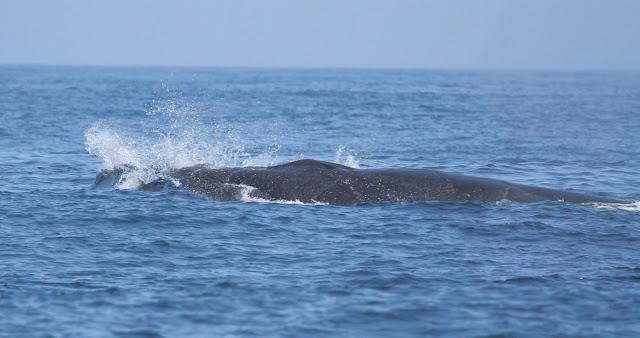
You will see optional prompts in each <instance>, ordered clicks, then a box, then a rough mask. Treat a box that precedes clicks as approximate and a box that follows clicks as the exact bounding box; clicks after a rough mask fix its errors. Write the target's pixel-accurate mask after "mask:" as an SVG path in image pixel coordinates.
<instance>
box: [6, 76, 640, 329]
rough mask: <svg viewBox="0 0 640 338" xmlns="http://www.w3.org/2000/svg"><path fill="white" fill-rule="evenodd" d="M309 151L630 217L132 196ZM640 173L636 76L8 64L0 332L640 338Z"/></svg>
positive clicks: (536, 206)
mask: <svg viewBox="0 0 640 338" xmlns="http://www.w3.org/2000/svg"><path fill="white" fill-rule="evenodd" d="M302 158H313V159H318V160H324V161H332V162H337V163H340V164H344V165H348V166H352V167H359V168H432V169H438V170H443V171H448V172H455V173H460V174H466V175H473V176H481V177H490V178H496V179H503V180H507V181H511V182H517V183H523V184H529V185H536V186H543V187H548V188H556V189H564V190H573V191H578V192H585V193H591V194H598V195H601V196H607V197H616V198H621V199H624V200H628V201H630V202H632V203H629V204H625V205H619V206H607V205H597V206H596V205H580V204H569V203H562V202H544V203H513V202H508V201H502V202H498V203H472V202H466V203H465V202H458V203H450V202H449V203H447V202H425V203H381V204H362V205H355V206H332V205H315V204H303V203H298V202H295V201H280V202H266V201H262V200H253V199H251V198H247V199H244V200H242V201H228V202H219V201H214V200H211V199H208V198H206V197H202V196H199V195H195V194H193V193H190V192H188V191H185V190H182V189H177V188H171V187H167V188H164V189H161V190H159V191H142V190H138V189H136V188H137V183H136V182H142V183H144V182H148V181H150V180H153V179H157V177H155V176H154V175H157V173H158V171H159V170H162V169H167V168H180V167H185V166H191V165H195V164H200V163H207V164H209V165H211V166H216V167H227V166H265V165H271V164H278V163H283V162H287V161H292V160H297V159H302ZM123 165H129V166H133V167H135V168H137V169H136V170H135V171H134V172H132V173H131V174H130V175H132V176H131V178H132V179H131V180H128V181H127V182H129V183H128V184H122V185H117V186H115V187H113V188H98V187H95V186H94V179H95V176H96V173H97V172H98V171H99V170H100V169H104V168H113V167H116V166H123ZM639 173H640V73H638V72H614V71H611V72H609V71H454V70H449V71H435V70H366V69H241V68H238V69H234V68H229V69H226V68H168V67H167V68H153V67H148V68H144V67H137V68H136V67H128V68H127V67H80V66H77V67H76V66H29V65H4V66H0V336H1V337H244V336H260V337H394V336H399V337H423V336H448V337H541V336H556V337H578V336H579V337H605V336H610V337H621V336H640V306H639V305H640V203H639V202H638V201H640V174H639Z"/></svg>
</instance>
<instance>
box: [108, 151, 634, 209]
mask: <svg viewBox="0 0 640 338" xmlns="http://www.w3.org/2000/svg"><path fill="white" fill-rule="evenodd" d="M125 171H126V170H125V169H123V168H117V169H112V170H102V171H101V172H99V173H98V175H97V176H96V185H105V184H107V185H113V184H115V183H116V182H118V181H119V180H120V176H121V175H122V173H124V172H125ZM169 176H170V180H166V179H165V180H158V181H154V182H151V183H148V184H144V185H141V188H143V189H153V188H154V187H157V186H159V185H163V184H166V183H167V182H169V181H172V182H174V183H173V184H175V185H177V186H179V187H181V188H185V189H188V190H190V191H192V192H194V193H197V194H200V195H204V196H208V197H210V198H213V199H215V200H240V199H243V198H245V197H247V196H248V197H255V198H261V199H266V200H281V201H299V202H303V203H326V204H336V205H353V204H359V203H380V202H421V201H452V202H497V201H513V202H540V201H562V202H571V203H625V202H624V201H621V200H617V199H613V198H607V197H600V196H593V195H587V194H582V193H577V192H571V191H562V190H555V189H547V188H539V187H533V186H527V185H523V184H516V183H509V182H506V181H501V180H496V179H488V178H480V177H473V176H465V175H459V174H451V173H446V172H441V171H437V170H430V169H355V168H350V167H347V166H344V165H340V164H336V163H331V162H324V161H316V160H310V159H305V160H299V161H294V162H289V163H284V164H280V165H275V166H269V167H239V168H210V167H207V166H206V165H197V166H192V167H185V168H180V169H175V170H172V171H171V172H170V174H169Z"/></svg>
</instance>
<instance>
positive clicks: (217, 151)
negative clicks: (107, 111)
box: [85, 100, 279, 189]
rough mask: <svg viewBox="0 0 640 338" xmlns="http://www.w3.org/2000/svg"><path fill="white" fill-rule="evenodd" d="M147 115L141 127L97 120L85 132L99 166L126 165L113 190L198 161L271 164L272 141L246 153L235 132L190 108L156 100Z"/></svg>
mask: <svg viewBox="0 0 640 338" xmlns="http://www.w3.org/2000/svg"><path fill="white" fill-rule="evenodd" d="M147 115H148V116H149V118H148V119H146V120H145V122H146V124H145V126H144V127H143V128H142V129H135V130H131V129H133V128H132V127H131V126H129V125H127V124H126V123H124V124H121V125H118V126H114V125H112V124H110V123H107V122H98V123H96V124H94V125H93V126H91V127H90V128H89V129H87V130H86V131H85V149H86V150H87V151H88V152H89V153H90V154H93V155H96V156H97V157H99V158H100V159H101V160H102V162H103V163H102V167H103V169H114V168H126V172H125V173H124V174H123V175H122V177H121V180H120V182H119V183H118V184H116V186H115V188H117V189H135V188H138V187H139V186H140V185H141V184H146V183H150V182H153V181H156V180H158V179H171V178H170V177H169V172H170V171H171V170H172V169H177V168H183V167H188V166H193V165H197V164H203V163H206V164H207V165H209V166H211V167H215V168H219V167H244V166H266V165H271V164H273V163H274V157H275V156H274V154H275V153H276V152H277V151H278V150H279V146H273V145H272V146H270V147H268V148H267V149H265V150H264V151H262V152H249V151H247V150H246V147H245V143H244V142H243V138H242V137H240V136H239V135H238V134H237V133H236V132H235V131H234V130H231V129H228V128H223V127H221V126H219V125H215V124H211V125H207V124H204V123H202V122H201V121H200V120H199V119H198V117H197V115H195V114H194V113H193V109H192V108H190V107H188V108H185V110H180V109H179V107H178V106H177V104H176V103H175V102H174V101H171V100H169V101H168V103H167V102H165V103H162V104H159V103H156V104H155V105H154V106H153V107H152V108H150V110H149V111H148V112H147Z"/></svg>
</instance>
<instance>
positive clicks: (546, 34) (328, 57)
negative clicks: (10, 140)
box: [0, 0, 640, 69]
mask: <svg viewBox="0 0 640 338" xmlns="http://www.w3.org/2000/svg"><path fill="white" fill-rule="evenodd" d="M0 63H38V64H77V65H174V66H175V65H184V66H246V67H367V68H375V67H385V68H389V67H391V68H395V67H400V68H463V69H468V68H507V69H510V68H522V69H529V68H535V69H639V68H640V1H636V0H529V1H525V0H440V1H429V0H423V1H420V0H387V1H380V0H297V1H295V0H228V1H225V0H222V1H215V0H211V1H196V0H192V1H189V0H185V1H177V0H175V1H152V0H115V1H114V0H110V1H91V0H89V1H87V0H84V1H83V0H76V1H71V0H67V1H46V0H41V1H37V0H26V1H25V0H14V1H10V0H0Z"/></svg>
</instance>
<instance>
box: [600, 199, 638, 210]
mask: <svg viewBox="0 0 640 338" xmlns="http://www.w3.org/2000/svg"><path fill="white" fill-rule="evenodd" d="M593 205H594V206H595V207H596V208H600V209H611V210H623V211H632V212H640V201H637V202H631V203H594V204H593Z"/></svg>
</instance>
